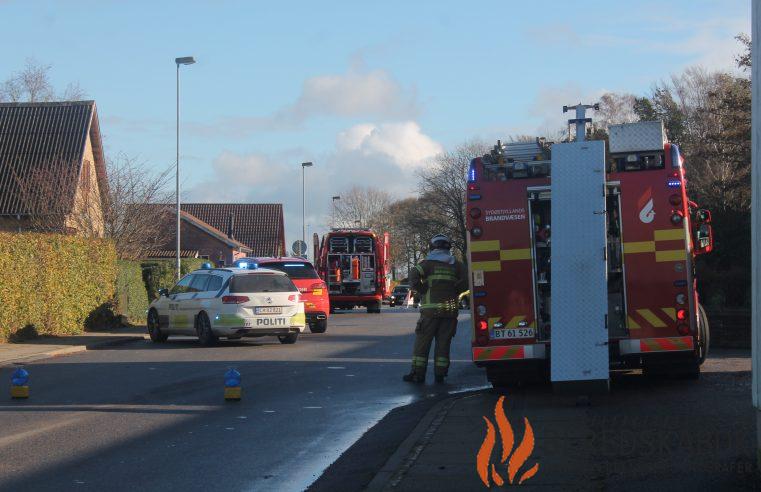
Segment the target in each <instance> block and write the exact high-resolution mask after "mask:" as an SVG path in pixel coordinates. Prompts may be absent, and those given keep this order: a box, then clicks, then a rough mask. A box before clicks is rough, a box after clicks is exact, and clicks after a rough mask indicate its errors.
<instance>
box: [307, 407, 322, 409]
mask: <svg viewBox="0 0 761 492" xmlns="http://www.w3.org/2000/svg"><path fill="white" fill-rule="evenodd" d="M303 408H304V409H309V410H317V409H320V408H322V407H303Z"/></svg>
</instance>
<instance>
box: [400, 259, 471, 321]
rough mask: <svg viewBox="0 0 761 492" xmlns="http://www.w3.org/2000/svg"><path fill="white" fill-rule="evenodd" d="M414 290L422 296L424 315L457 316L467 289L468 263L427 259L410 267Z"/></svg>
mask: <svg viewBox="0 0 761 492" xmlns="http://www.w3.org/2000/svg"><path fill="white" fill-rule="evenodd" d="M410 285H411V286H412V290H414V291H416V292H417V293H418V295H419V296H420V315H421V316H423V317H425V318H456V317H457V313H458V309H459V307H458V301H459V299H458V298H459V296H460V293H461V292H464V291H465V290H466V289H467V276H466V272H465V266H464V265H463V264H462V263H460V262H459V261H454V262H453V263H449V262H443V261H436V260H423V261H422V262H420V264H418V265H417V266H416V267H415V268H413V269H412V270H411V271H410Z"/></svg>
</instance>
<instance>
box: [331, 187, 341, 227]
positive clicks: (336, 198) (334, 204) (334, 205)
mask: <svg viewBox="0 0 761 492" xmlns="http://www.w3.org/2000/svg"><path fill="white" fill-rule="evenodd" d="M340 199H341V197H340V196H338V195H336V196H334V197H333V218H332V219H331V221H330V227H331V228H333V227H335V226H336V202H337V201H338V200H340Z"/></svg>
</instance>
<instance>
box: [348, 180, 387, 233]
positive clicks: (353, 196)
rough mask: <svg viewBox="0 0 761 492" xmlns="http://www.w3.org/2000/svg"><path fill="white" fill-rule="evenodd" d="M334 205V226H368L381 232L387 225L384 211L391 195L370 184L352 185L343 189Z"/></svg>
mask: <svg viewBox="0 0 761 492" xmlns="http://www.w3.org/2000/svg"><path fill="white" fill-rule="evenodd" d="M340 195H341V200H339V201H337V202H336V206H335V225H336V227H369V228H370V229H373V230H374V231H375V232H376V233H382V232H384V231H385V229H386V226H387V218H386V212H387V210H388V206H389V204H391V201H392V198H391V195H390V194H389V193H388V192H386V191H383V190H379V189H378V188H373V187H371V186H368V187H361V186H354V187H352V188H351V189H349V190H347V191H344V192H343V193H341V194H340Z"/></svg>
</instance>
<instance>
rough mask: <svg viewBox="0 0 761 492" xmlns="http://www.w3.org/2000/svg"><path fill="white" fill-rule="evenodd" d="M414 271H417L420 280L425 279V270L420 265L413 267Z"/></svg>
mask: <svg viewBox="0 0 761 492" xmlns="http://www.w3.org/2000/svg"><path fill="white" fill-rule="evenodd" d="M415 270H417V271H418V273H419V274H420V277H421V278H425V270H423V267H422V266H420V265H415Z"/></svg>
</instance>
